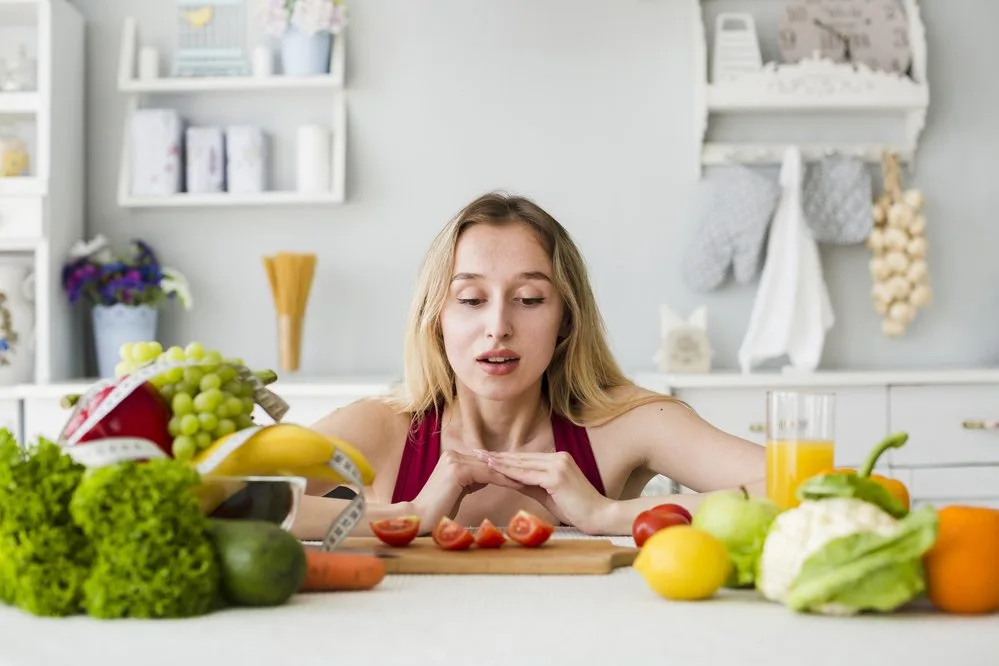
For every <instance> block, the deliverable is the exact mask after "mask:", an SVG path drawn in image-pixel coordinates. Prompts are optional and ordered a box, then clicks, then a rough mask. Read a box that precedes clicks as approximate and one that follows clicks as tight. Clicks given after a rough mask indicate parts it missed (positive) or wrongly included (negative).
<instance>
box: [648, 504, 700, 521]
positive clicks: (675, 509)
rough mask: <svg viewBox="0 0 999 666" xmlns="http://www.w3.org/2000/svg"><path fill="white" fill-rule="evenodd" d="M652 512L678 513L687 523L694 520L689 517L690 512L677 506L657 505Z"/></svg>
mask: <svg viewBox="0 0 999 666" xmlns="http://www.w3.org/2000/svg"><path fill="white" fill-rule="evenodd" d="M652 511H670V512H673V513H678V514H680V515H681V516H683V517H684V518H686V519H687V522H688V523H689V522H691V521H692V520H694V517H693V516H692V515H690V511H687V509H686V508H684V507H682V506H680V505H679V504H659V505H657V506H654V507H652Z"/></svg>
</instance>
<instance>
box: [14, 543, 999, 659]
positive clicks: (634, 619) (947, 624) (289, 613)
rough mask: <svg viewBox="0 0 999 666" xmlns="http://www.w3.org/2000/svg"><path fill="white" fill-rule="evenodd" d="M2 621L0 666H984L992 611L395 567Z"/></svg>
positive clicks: (634, 579)
mask: <svg viewBox="0 0 999 666" xmlns="http://www.w3.org/2000/svg"><path fill="white" fill-rule="evenodd" d="M615 541H619V542H621V543H628V542H629V541H630V540H628V539H615ZM0 627H3V637H2V640H0V663H3V664H4V666H35V665H39V666H40V665H43V664H44V665H49V664H70V663H71V664H73V665H74V666H117V665H118V664H121V665H123V666H125V665H127V666H134V665H135V664H142V666H161V665H162V666H177V665H178V664H185V665H187V664H191V665H193V664H220V663H225V664H236V665H238V666H252V665H255V664H267V665H272V664H273V665H287V666H292V665H294V666H311V665H313V664H315V665H316V666H340V665H344V666H347V665H349V666H362V665H364V666H367V665H369V664H372V665H375V664H393V665H394V664H419V665H434V664H444V665H447V666H453V665H465V664H475V665H476V666H491V665H493V664H505V665H515V666H529V665H533V664H539V665H540V664H543V665H546V666H547V665H552V666H561V665H562V664H567V665H572V666H582V665H588V664H595V665H600V666H626V665H627V664H642V665H645V664H663V665H675V666H714V665H715V664H717V665H719V666H752V665H755V664H765V665H767V666H785V665H786V666H825V665H827V664H828V665H829V666H844V665H848V664H857V665H858V666H868V665H870V666H875V665H881V664H884V665H886V666H887V665H888V664H904V665H905V666H918V665H922V664H925V665H927V666H940V664H954V665H957V664H960V666H986V665H989V666H994V664H995V663H996V655H999V616H995V615H994V616H988V617H979V618H959V617H955V616H946V615H942V614H939V613H936V612H932V611H928V610H918V611H917V610H913V611H910V612H906V613H897V614H893V615H887V616H873V615H869V616H862V617H854V618H833V617H823V616H811V615H799V614H795V613H792V612H791V611H789V610H787V609H785V608H784V607H782V606H779V605H777V604H772V603H769V602H766V601H763V600H762V599H761V598H759V597H757V596H756V595H755V594H754V593H753V592H745V591H740V592H734V591H724V592H722V593H720V595H719V596H718V597H716V598H715V599H712V600H708V601H702V602H687V603H679V602H671V601H667V600H665V599H662V598H660V597H658V596H656V595H655V594H654V593H653V592H652V591H651V590H649V589H648V587H646V585H645V583H644V581H643V580H642V579H641V578H640V576H639V575H638V573H637V572H635V571H634V570H632V569H630V568H627V569H619V570H617V571H616V572H615V573H613V574H610V575H596V576H543V577H542V576H461V575H456V576H413V575H396V576H388V577H386V578H385V580H384V581H383V582H382V584H381V585H380V586H379V587H378V588H376V589H375V590H371V591H366V592H350V593H345V592H341V593H331V594H312V595H300V596H297V597H295V598H294V600H293V601H292V602H291V603H289V604H288V605H286V606H282V607H279V608H273V609H236V610H227V611H223V612H219V613H215V614H212V615H207V616H204V617H201V618H195V619H190V620H176V621H164V620H157V621H105V622H99V621H95V620H91V619H89V618H86V617H75V618H68V619H37V618H34V617H31V616H29V615H26V614H24V613H21V612H19V611H16V610H13V609H9V608H0Z"/></svg>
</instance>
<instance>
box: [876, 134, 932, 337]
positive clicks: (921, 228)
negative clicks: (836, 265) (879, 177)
mask: <svg viewBox="0 0 999 666" xmlns="http://www.w3.org/2000/svg"><path fill="white" fill-rule="evenodd" d="M881 167H882V171H883V173H884V190H883V192H882V193H881V195H880V196H879V197H878V198H877V199H876V200H875V201H874V202H873V203H872V205H871V216H872V218H873V220H874V225H873V227H872V229H871V232H870V234H868V237H867V242H866V245H867V248H868V249H869V250H870V252H871V259H870V261H869V262H868V267H869V270H870V274H871V281H872V284H871V301H872V304H873V307H874V310H875V312H877V313H878V314H879V315H881V316H882V320H881V330H882V333H883V334H884V335H886V336H888V337H899V336H902V335H904V334H905V332H906V330H907V328H908V326H909V324H910V323H911V322H912V321H913V320H914V319H915V318H916V316H917V313H918V311H919V310H920V309H921V308H924V307H926V306H927V305H929V304H930V302H931V301H932V300H933V292H932V290H931V288H930V285H929V267H928V266H927V262H926V255H927V254H928V252H929V242H928V240H927V238H926V218H925V216H924V215H923V214H922V211H923V208H924V206H925V205H926V200H925V197H924V196H923V192H922V191H921V190H920V189H918V188H915V187H912V188H909V189H907V190H902V187H901V177H900V170H899V166H898V160H897V158H896V157H895V156H894V155H892V154H890V153H888V152H885V153H884V155H883V156H882V162H881Z"/></svg>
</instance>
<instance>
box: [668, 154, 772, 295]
mask: <svg viewBox="0 0 999 666" xmlns="http://www.w3.org/2000/svg"><path fill="white" fill-rule="evenodd" d="M699 189H700V193H699V194H700V196H699V200H700V201H699V203H700V210H699V212H698V217H697V227H696V232H695V234H694V236H693V238H692V239H691V240H690V243H689V244H688V246H687V249H686V252H685V253H684V256H683V258H682V259H681V264H680V268H681V271H682V274H683V279H684V281H685V282H686V283H687V285H688V286H689V287H690V288H691V289H694V290H696V291H700V292H705V291H712V290H714V289H717V288H718V287H720V286H721V285H722V283H723V282H724V281H725V277H726V276H727V275H728V269H729V266H731V267H732V272H733V274H734V277H735V280H736V282H738V283H740V284H746V283H748V282H749V281H750V280H752V279H753V278H754V277H755V276H756V274H757V272H758V271H759V268H760V263H761V261H760V259H761V256H762V254H763V247H764V241H765V239H766V235H767V228H768V227H769V225H770V219H771V218H772V217H773V214H774V210H775V209H776V207H777V201H778V198H779V197H780V186H779V185H778V184H777V183H776V182H774V181H773V180H771V179H769V178H766V177H765V176H761V175H760V174H758V173H756V172H755V171H752V170H751V169H749V168H748V167H744V166H742V165H733V166H726V167H722V168H720V169H717V170H712V172H711V173H710V174H709V175H707V176H705V178H704V179H703V180H702V181H701V183H700V186H699Z"/></svg>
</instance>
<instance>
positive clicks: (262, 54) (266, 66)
mask: <svg viewBox="0 0 999 666" xmlns="http://www.w3.org/2000/svg"><path fill="white" fill-rule="evenodd" d="M273 73H274V53H273V52H272V51H271V49H270V47H269V46H258V47H256V48H255V49H253V75H254V76H257V77H261V78H263V77H267V76H270V75H272V74H273Z"/></svg>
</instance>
